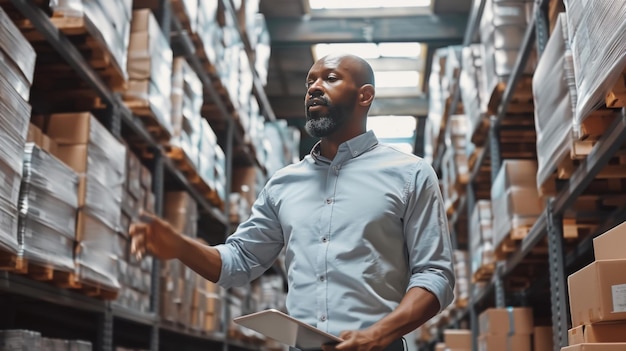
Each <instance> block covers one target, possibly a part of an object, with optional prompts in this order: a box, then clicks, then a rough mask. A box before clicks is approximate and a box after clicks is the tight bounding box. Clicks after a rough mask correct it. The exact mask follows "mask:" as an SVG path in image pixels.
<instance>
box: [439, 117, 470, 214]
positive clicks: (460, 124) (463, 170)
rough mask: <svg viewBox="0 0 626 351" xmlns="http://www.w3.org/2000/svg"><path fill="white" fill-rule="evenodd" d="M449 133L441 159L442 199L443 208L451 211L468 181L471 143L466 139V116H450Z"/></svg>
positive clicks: (467, 127) (467, 125) (467, 123)
mask: <svg viewBox="0 0 626 351" xmlns="http://www.w3.org/2000/svg"><path fill="white" fill-rule="evenodd" d="M448 123H450V133H449V135H446V138H447V139H448V140H447V144H448V145H449V147H448V148H446V151H445V154H444V156H443V159H442V165H441V168H442V171H441V173H442V181H443V198H444V202H445V207H446V208H447V209H448V210H449V211H452V210H453V207H454V204H455V202H456V201H457V200H458V199H459V198H460V197H461V194H463V193H464V192H465V185H466V184H467V182H468V181H469V177H470V174H469V164H468V156H469V154H468V150H471V149H472V147H471V143H470V141H469V138H468V130H469V121H468V118H467V116H466V115H452V116H450V120H449V121H448Z"/></svg>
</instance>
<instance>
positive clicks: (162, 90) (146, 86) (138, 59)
mask: <svg viewBox="0 0 626 351" xmlns="http://www.w3.org/2000/svg"><path fill="white" fill-rule="evenodd" d="M171 72H172V50H171V49H170V45H169V42H168V40H167V39H166V38H165V35H163V32H162V31H161V27H160V26H159V23H158V22H157V21H156V19H155V18H154V15H153V14H152V11H150V10H149V9H141V10H135V11H133V17H132V22H131V33H130V45H129V48H128V77H129V80H128V88H127V89H126V91H125V93H124V100H125V101H126V103H127V104H128V105H129V107H130V108H131V110H134V111H135V113H137V114H140V115H146V116H148V117H152V116H153V117H156V121H153V123H157V124H158V125H160V127H161V128H163V129H164V130H165V131H167V133H166V135H167V136H169V135H171V134H172V114H171V109H172V108H171V101H170V95H171V90H172V81H171Z"/></svg>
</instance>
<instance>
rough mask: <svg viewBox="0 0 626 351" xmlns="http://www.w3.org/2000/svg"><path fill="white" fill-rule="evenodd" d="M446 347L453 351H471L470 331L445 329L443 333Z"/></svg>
mask: <svg viewBox="0 0 626 351" xmlns="http://www.w3.org/2000/svg"><path fill="white" fill-rule="evenodd" d="M443 340H444V342H445V344H446V347H447V348H448V349H450V350H454V351H457V350H458V351H465V350H468V351H469V350H471V349H472V331H471V330H467V329H458V330H456V329H446V330H444V331H443Z"/></svg>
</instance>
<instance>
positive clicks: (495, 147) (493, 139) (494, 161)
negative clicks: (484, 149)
mask: <svg viewBox="0 0 626 351" xmlns="http://www.w3.org/2000/svg"><path fill="white" fill-rule="evenodd" d="M498 124H499V123H498V118H497V117H496V116H491V118H490V123H489V152H490V153H489V156H490V157H491V182H492V183H493V181H494V180H495V179H496V176H497V175H498V171H500V166H501V165H502V160H501V159H500V126H499V125H498Z"/></svg>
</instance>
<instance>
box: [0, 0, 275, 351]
mask: <svg viewBox="0 0 626 351" xmlns="http://www.w3.org/2000/svg"><path fill="white" fill-rule="evenodd" d="M222 1H223V3H224V5H225V8H226V11H227V13H228V14H229V15H232V16H234V13H233V11H234V10H233V7H232V4H230V0H222ZM10 2H11V4H12V5H13V7H14V8H15V9H16V10H17V11H19V13H21V14H22V15H23V16H24V17H25V18H26V19H28V20H29V21H30V22H31V23H32V24H33V26H34V28H35V29H36V30H37V31H38V32H39V33H41V35H42V36H43V37H44V38H45V40H46V41H47V42H48V44H50V46H51V47H52V48H54V50H55V51H56V52H57V53H58V54H59V55H60V56H61V57H62V58H63V59H64V61H65V62H66V63H67V65H69V66H70V67H71V68H72V69H73V70H74V71H75V72H76V73H77V74H78V76H79V77H80V78H81V79H82V80H83V81H84V82H85V83H86V84H87V85H88V86H89V87H90V88H91V89H93V91H94V92H95V93H96V94H97V95H98V96H99V97H100V98H101V100H102V102H103V103H104V104H105V105H106V106H107V110H106V113H105V118H103V119H102V120H101V121H102V122H103V123H104V125H105V126H106V127H107V129H109V131H110V132H111V133H112V134H113V135H114V136H115V137H116V138H118V139H120V140H122V139H124V138H125V137H126V136H128V135H131V136H132V137H133V140H139V141H140V142H141V145H140V146H139V149H140V150H141V151H143V152H146V151H147V152H148V153H149V154H151V159H149V160H144V161H145V162H146V164H147V165H148V166H149V168H150V170H151V172H152V177H153V189H152V190H153V192H154V195H155V200H156V201H155V212H156V214H158V215H161V214H162V209H163V196H164V190H165V186H166V185H165V184H166V183H165V182H166V178H167V179H168V180H169V181H170V182H173V183H175V184H176V187H177V188H178V189H184V190H186V191H187V192H188V193H189V194H191V196H192V197H193V198H194V200H195V201H196V202H197V204H198V206H199V216H200V217H201V218H203V220H201V222H200V224H201V225H204V226H210V228H211V229H212V234H210V235H208V236H205V237H203V239H205V240H207V241H208V242H210V243H212V244H215V243H220V242H223V241H224V240H225V238H226V237H227V236H228V235H229V234H230V230H231V228H230V223H229V220H228V207H229V206H228V197H227V198H226V199H223V200H224V202H225V205H224V210H220V209H219V208H217V207H215V206H214V205H212V204H211V203H210V202H209V201H208V200H207V199H206V198H205V197H204V196H203V195H202V194H201V193H200V192H199V191H198V190H196V188H195V187H194V186H193V185H192V184H191V183H190V182H189V181H188V180H187V178H186V177H185V175H184V174H183V173H182V172H181V171H180V170H179V169H177V168H176V166H175V164H174V162H173V161H172V160H171V159H169V158H168V157H167V155H166V153H165V151H164V149H163V146H162V145H160V144H159V143H158V142H157V141H155V139H154V138H153V137H152V136H151V135H150V133H149V132H148V130H147V129H146V128H145V127H144V125H143V124H142V122H141V120H140V119H139V118H138V117H137V116H134V115H133V114H132V112H131V111H130V110H129V109H128V108H127V107H126V106H125V105H124V103H123V102H122V100H121V98H120V96H118V95H117V94H115V93H113V92H112V91H111V90H110V89H109V88H108V87H107V86H106V84H105V83H104V81H103V80H102V79H101V78H100V76H98V74H97V73H96V72H95V70H94V69H93V68H92V67H91V66H90V65H89V64H88V63H87V61H86V59H85V58H84V57H83V56H82V55H81V53H80V52H79V51H78V49H77V48H76V47H75V46H74V44H73V43H72V42H71V41H70V40H69V39H68V38H67V37H66V36H65V35H64V34H62V33H61V32H60V31H59V30H58V29H57V28H56V27H55V26H54V25H53V24H52V22H51V20H50V18H49V17H48V15H47V14H46V13H44V11H43V10H42V9H40V8H39V7H37V5H36V4H35V2H34V1H31V0H10ZM155 2H156V0H155ZM158 4H159V9H160V11H159V14H158V20H159V22H160V24H161V27H162V30H163V31H164V33H165V34H166V37H167V38H171V41H172V42H171V45H172V46H173V48H174V50H175V52H176V53H177V54H179V55H182V56H185V57H186V58H187V60H188V62H189V64H190V66H191V67H192V68H193V70H194V71H195V72H196V73H197V74H198V76H199V78H200V79H201V81H202V83H203V85H204V89H205V93H207V94H208V96H210V97H211V98H212V101H213V103H214V104H215V105H216V107H217V110H218V112H219V118H221V121H222V123H226V125H227V127H226V130H225V132H224V133H223V134H224V135H219V138H220V140H221V144H222V147H223V149H224V151H225V155H226V158H227V160H226V172H227V173H226V174H227V185H226V187H227V189H230V179H229V178H230V174H232V168H233V166H234V165H233V160H234V159H235V160H243V161H240V162H244V165H246V166H247V165H254V166H256V167H259V168H261V169H263V165H261V164H259V162H258V160H257V159H256V156H255V154H254V150H251V149H250V148H249V147H247V145H245V143H244V141H243V139H244V138H243V135H242V132H241V130H240V129H238V128H237V126H236V123H237V122H236V120H235V117H234V115H233V114H232V113H229V112H228V110H227V108H226V106H225V102H224V101H223V100H222V98H221V97H220V95H219V94H218V92H217V91H216V88H215V86H214V84H213V81H212V79H211V77H210V76H209V75H208V74H207V73H206V72H205V71H204V69H203V68H202V65H201V64H200V62H199V60H198V59H197V57H196V56H195V53H194V51H195V49H194V47H193V44H192V43H191V41H190V40H189V38H188V36H187V35H186V33H185V32H184V31H183V30H182V26H181V25H180V22H179V20H178V19H177V18H176V17H175V16H173V14H172V11H171V8H170V1H169V0H158ZM243 38H245V37H244V36H242V39H243ZM248 46H249V44H248ZM177 50H178V51H177ZM252 68H254V67H252ZM253 72H254V74H255V85H254V94H255V95H256V96H257V97H258V98H259V100H260V102H261V104H262V110H263V113H264V115H265V117H266V119H267V120H275V116H274V114H273V111H272V109H271V107H270V106H269V102H268V99H267V97H266V96H265V93H264V90H263V87H262V84H261V83H260V80H259V78H258V75H257V74H256V72H255V71H254V70H253ZM133 146H134V145H132V144H131V148H133ZM135 146H136V145H135ZM235 153H237V154H236V155H235ZM237 166H238V165H237ZM168 184H169V183H168ZM159 267H160V265H159V263H158V262H157V260H154V265H153V271H152V282H153V284H152V293H151V297H150V312H149V313H140V312H135V311H132V310H129V309H126V308H123V307H121V306H120V305H118V304H117V303H116V302H114V301H103V300H100V299H97V298H92V297H89V296H86V295H83V294H80V293H77V292H74V291H71V290H66V289H62V288H59V287H56V286H53V285H50V284H46V283H42V282H39V281H36V280H32V279H29V278H26V277H23V276H19V275H16V274H13V273H10V272H0V295H1V296H2V299H0V310H2V311H3V314H4V313H5V311H7V312H6V315H5V316H9V318H7V319H4V321H9V320H12V323H10V324H11V325H7V326H3V325H2V323H3V322H2V321H0V327H7V328H15V327H18V328H26V329H33V330H45V331H50V332H51V333H52V334H53V335H55V336H57V337H65V338H68V339H84V340H89V341H91V342H92V343H93V346H94V350H98V351H112V350H114V347H115V346H117V345H123V346H125V347H136V348H142V349H149V350H154V351H156V350H159V349H160V348H165V349H177V350H183V349H184V350H207V349H211V350H213V349H218V348H221V349H223V350H234V351H243V350H258V349H260V347H259V346H257V345H249V344H246V343H243V342H241V341H237V340H229V339H228V338H227V336H226V333H225V325H223V326H222V328H221V330H222V331H220V332H216V333H211V334H207V333H201V332H197V331H193V330H190V329H187V328H182V327H180V326H176V325H171V324H168V323H164V322H162V321H161V320H160V318H159V279H160V277H159V274H160V268H159ZM23 316H28V317H32V318H28V317H23ZM25 318H26V319H27V320H25ZM59 322H60V323H59ZM67 326H71V327H67ZM160 345H161V346H160ZM183 345H184V346H183Z"/></svg>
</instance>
